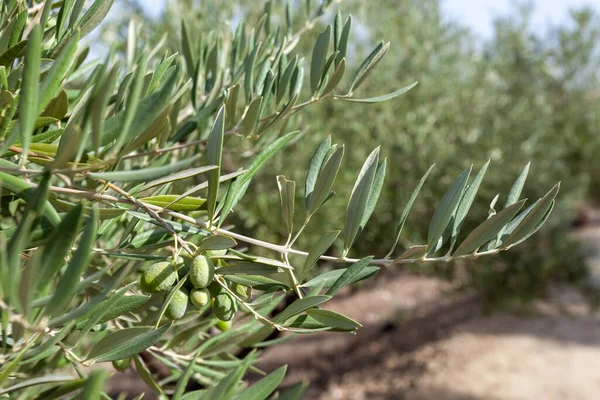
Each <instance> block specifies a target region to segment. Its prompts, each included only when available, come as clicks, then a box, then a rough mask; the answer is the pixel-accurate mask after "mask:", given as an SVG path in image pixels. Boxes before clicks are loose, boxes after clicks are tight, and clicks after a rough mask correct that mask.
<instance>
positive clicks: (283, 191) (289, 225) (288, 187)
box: [277, 175, 296, 235]
mask: <svg viewBox="0 0 600 400" xmlns="http://www.w3.org/2000/svg"><path fill="white" fill-rule="evenodd" d="M277 187H278V188H279V200H280V203H281V214H282V217H283V223H284V224H285V229H286V230H287V233H288V235H291V234H292V232H293V229H294V197H295V194H296V182H294V181H288V180H287V179H285V176H283V175H279V176H277Z"/></svg>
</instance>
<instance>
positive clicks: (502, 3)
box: [442, 0, 600, 38]
mask: <svg viewBox="0 0 600 400" xmlns="http://www.w3.org/2000/svg"><path fill="white" fill-rule="evenodd" d="M442 1H443V4H444V10H445V11H446V13H447V15H449V16H452V17H453V18H456V19H457V20H459V21H461V22H463V23H464V24H466V25H467V26H469V27H470V28H471V29H472V30H473V32H474V33H476V34H477V35H479V36H481V37H483V38H489V37H490V36H491V34H492V31H493V27H492V21H493V19H494V17H495V16H498V15H503V14H507V13H508V12H509V11H510V10H513V9H514V8H515V5H516V4H522V3H523V2H522V1H519V2H517V1H515V0H442ZM532 3H533V4H534V6H535V8H534V15H533V19H534V26H539V27H545V26H548V24H558V23H560V22H561V21H563V20H564V19H566V18H567V17H568V10H569V9H570V8H573V7H580V6H584V5H593V6H595V7H600V0H534V1H532Z"/></svg>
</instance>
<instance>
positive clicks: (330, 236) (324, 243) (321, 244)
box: [298, 231, 340, 281]
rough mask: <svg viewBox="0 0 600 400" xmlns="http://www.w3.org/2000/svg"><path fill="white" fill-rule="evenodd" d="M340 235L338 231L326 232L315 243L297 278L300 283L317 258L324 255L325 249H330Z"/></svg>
mask: <svg viewBox="0 0 600 400" xmlns="http://www.w3.org/2000/svg"><path fill="white" fill-rule="evenodd" d="M339 234H340V231H332V232H328V233H326V234H325V235H323V236H321V238H320V239H319V240H318V241H317V243H316V244H315V245H314V246H313V247H312V248H311V249H310V251H309V253H308V256H307V257H306V260H304V266H303V267H302V270H301V273H300V275H299V277H298V279H299V280H300V281H302V280H303V279H304V278H305V277H306V275H308V273H309V272H310V270H311V269H312V267H314V265H315V264H316V263H317V261H319V258H320V257H321V256H322V255H323V254H325V252H326V251H327V249H328V248H329V247H331V245H332V244H333V242H334V241H335V239H336V238H337V237H338V235H339Z"/></svg>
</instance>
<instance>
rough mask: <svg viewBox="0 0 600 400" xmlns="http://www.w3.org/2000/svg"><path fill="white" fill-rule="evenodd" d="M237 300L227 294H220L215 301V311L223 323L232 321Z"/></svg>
mask: <svg viewBox="0 0 600 400" xmlns="http://www.w3.org/2000/svg"><path fill="white" fill-rule="evenodd" d="M235 309H236V306H235V300H234V299H233V297H231V295H230V294H229V293H227V292H222V293H220V294H219V295H218V296H217V297H215V300H214V301H213V311H214V313H215V315H216V317H217V318H219V319H220V320H221V321H231V319H233V316H234V315H235Z"/></svg>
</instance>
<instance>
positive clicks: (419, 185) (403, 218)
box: [385, 164, 435, 258]
mask: <svg viewBox="0 0 600 400" xmlns="http://www.w3.org/2000/svg"><path fill="white" fill-rule="evenodd" d="M433 167H435V164H433V165H432V166H431V167H429V169H428V170H427V172H425V175H423V177H422V178H421V180H420V181H419V183H417V187H415V189H414V190H413V192H412V194H411V195H410V198H409V199H408V202H407V203H406V205H405V206H404V210H402V214H401V215H400V222H398V226H397V227H396V239H395V240H394V244H393V245H392V248H391V249H390V251H389V252H388V253H387V255H386V256H385V257H386V258H387V257H389V256H391V255H392V253H393V252H394V250H396V246H397V245H398V241H399V240H400V235H401V234H402V228H404V224H405V223H406V219H407V218H408V213H409V212H410V209H411V208H412V205H413V203H414V202H415V200H416V198H417V195H418V194H419V192H420V191H421V188H422V187H423V184H424V183H425V181H426V180H427V177H428V176H429V173H430V172H431V170H432V169H433Z"/></svg>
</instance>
